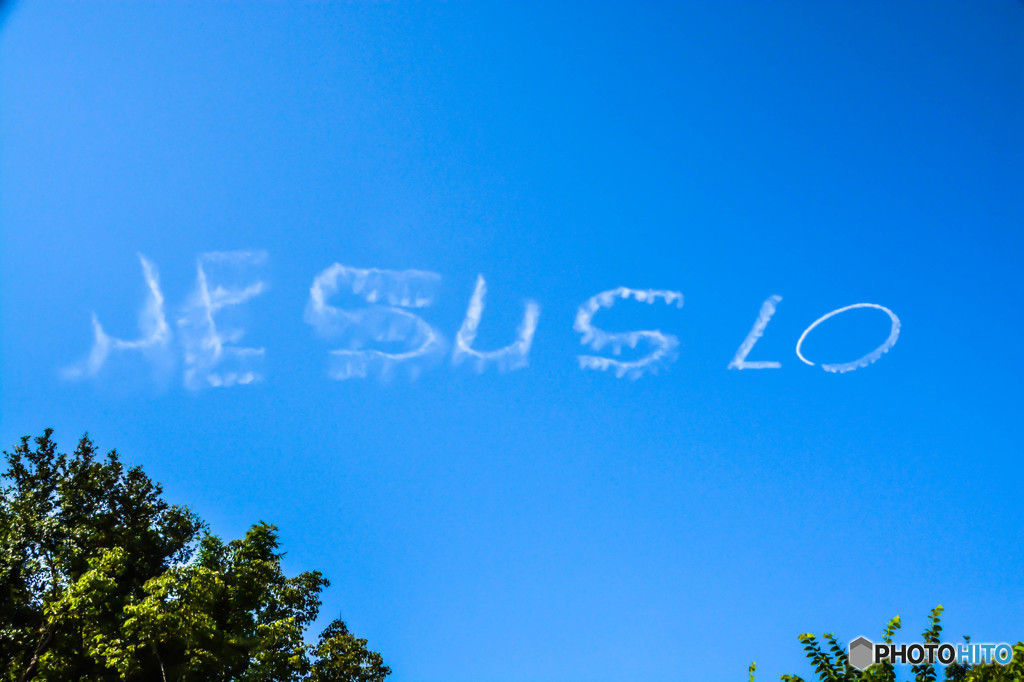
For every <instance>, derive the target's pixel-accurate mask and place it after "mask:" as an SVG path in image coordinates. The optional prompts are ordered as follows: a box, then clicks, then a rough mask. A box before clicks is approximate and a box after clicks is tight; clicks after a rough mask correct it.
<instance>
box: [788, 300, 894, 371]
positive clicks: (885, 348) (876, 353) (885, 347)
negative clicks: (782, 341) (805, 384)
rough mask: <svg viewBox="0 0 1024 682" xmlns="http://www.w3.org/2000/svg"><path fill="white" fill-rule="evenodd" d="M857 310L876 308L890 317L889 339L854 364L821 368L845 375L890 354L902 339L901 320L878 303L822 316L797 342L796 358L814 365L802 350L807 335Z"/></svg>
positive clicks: (863, 304)
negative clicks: (833, 318)
mask: <svg viewBox="0 0 1024 682" xmlns="http://www.w3.org/2000/svg"><path fill="white" fill-rule="evenodd" d="M855 308H875V309H877V310H881V311H882V312H884V313H885V314H886V315H888V316H889V319H890V320H891V321H892V326H891V327H890V328H889V338H887V339H886V340H885V341H884V342H883V343H882V345H881V346H879V347H878V348H876V349H874V350H873V351H871V352H870V353H868V354H867V355H865V356H863V357H860V358H857V359H856V360H854V361H853V362H843V363H836V364H822V366H821V368H822V369H823V370H825V371H826V372H836V373H838V374H843V373H844V372H852V371H854V370H855V369H860V368H861V367H867V366H868V365H870V364H871V363H872V362H874V361H875V360H877V359H878V358H880V357H882V356H883V355H885V354H886V353H887V352H889V349H890V348H892V347H893V346H894V345H896V340H897V339H898V338H899V337H900V318H898V317H896V313H894V312H893V311H891V310H889V309H888V308H886V307H885V306H883V305H878V304H877V303H854V304H853V305H848V306H846V307H845V308H839V309H838V310H833V311H832V312H830V313H828V314H827V315H822V316H821V317H819V318H818V319H817V320H815V321H814V322H813V323H812V324H811V326H810V327H808V328H807V329H805V330H804V333H803V334H801V335H800V339H799V340H797V342H796V356H797V357H798V358H800V359H801V360H802V361H804V362H805V363H807V364H808V365H814V363H813V362H811V361H810V360H808V359H807V358H805V357H804V355H803V353H802V352H801V350H800V349H801V347H802V346H803V344H804V339H806V338H807V335H808V334H810V333H811V330H813V329H814V328H815V327H817V326H818V325H819V324H821V323H822V322H824V321H825V320H827V319H828V318H830V317H834V316H836V315H839V314H840V313H845V312H846V311H847V310H854V309H855Z"/></svg>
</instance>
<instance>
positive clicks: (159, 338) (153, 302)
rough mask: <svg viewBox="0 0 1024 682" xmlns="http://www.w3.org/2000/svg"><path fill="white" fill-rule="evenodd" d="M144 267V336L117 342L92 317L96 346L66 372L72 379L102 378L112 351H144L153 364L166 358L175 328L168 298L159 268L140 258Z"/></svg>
mask: <svg viewBox="0 0 1024 682" xmlns="http://www.w3.org/2000/svg"><path fill="white" fill-rule="evenodd" d="M139 261H140V262H141V263H142V276H143V278H144V279H145V280H146V287H147V288H148V289H149V295H148V297H147V298H146V303H145V305H144V306H143V308H142V311H141V312H140V313H139V329H140V330H141V331H142V336H141V337H140V338H138V339H136V340H135V341H125V340H123V339H118V338H114V337H113V336H110V335H109V334H107V333H106V332H105V331H104V330H103V325H101V324H100V321H99V318H98V317H96V313H93V314H92V333H93V344H92V350H91V351H90V352H89V357H88V358H86V359H85V360H84V361H83V362H80V363H78V364H76V365H72V366H71V367H68V368H66V369H64V371H63V375H64V377H65V378H68V379H80V378H86V377H94V376H96V375H97V374H99V372H100V370H101V369H103V365H104V364H105V363H106V361H107V358H108V357H109V356H110V353H111V352H112V351H141V352H142V353H143V354H144V355H146V356H148V357H149V359H150V360H151V361H158V360H160V359H166V358H161V357H160V356H165V355H166V352H167V347H168V344H169V343H170V341H171V328H170V326H169V325H168V324H167V318H166V317H165V315H164V295H163V293H161V291H160V276H159V274H158V272H157V269H156V266H155V265H153V263H151V262H150V261H149V260H148V259H147V258H146V257H145V256H143V255H142V254H141V253H140V254H139Z"/></svg>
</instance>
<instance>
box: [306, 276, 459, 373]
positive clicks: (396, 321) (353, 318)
mask: <svg viewBox="0 0 1024 682" xmlns="http://www.w3.org/2000/svg"><path fill="white" fill-rule="evenodd" d="M440 283H441V276H440V275H438V274H437V273H434V272H424V271H422V270H377V269H375V268H352V267H348V266H345V265H341V264H340V263H335V264H334V265H332V266H330V267H329V268H327V269H326V270H324V271H323V272H321V273H320V274H319V275H317V276H316V278H315V279H314V280H313V286H312V287H310V290H309V305H307V307H306V315H305V319H306V322H307V323H309V324H310V325H312V326H313V328H314V329H316V331H317V332H319V333H320V334H321V335H323V336H324V337H326V338H329V339H332V340H337V341H339V342H341V343H343V344H344V345H345V347H344V348H339V349H336V350H332V351H330V352H329V357H330V363H329V367H328V374H329V375H330V376H331V377H332V378H334V379H339V380H344V379H352V378H360V377H367V376H371V375H375V376H379V377H383V378H388V377H390V376H391V375H392V374H393V373H394V372H395V371H396V370H397V369H398V368H402V369H403V370H404V371H406V372H408V374H409V375H410V376H412V377H415V376H416V375H417V374H418V373H419V372H420V371H421V370H422V369H423V367H424V366H425V365H427V364H429V363H431V362H435V361H437V360H438V359H439V358H440V356H441V355H442V354H443V353H444V351H445V342H444V338H443V337H442V336H441V334H440V332H438V331H437V330H436V329H434V328H433V327H431V326H430V325H429V324H427V323H426V322H425V321H424V320H423V318H421V317H419V316H418V315H415V314H413V313H411V312H409V311H408V310H406V309H407V308H425V307H428V306H430V305H432V304H433V302H434V297H435V295H436V292H437V288H438V286H439V285H440ZM335 295H348V296H349V297H354V298H357V299H361V302H364V303H367V304H369V305H367V306H363V307H360V308H339V307H336V306H333V305H331V304H330V303H328V300H329V299H330V298H331V297H333V296H335ZM370 343H378V344H379V343H385V344H391V345H392V346H398V347H397V348H392V349H389V350H380V349H364V348H363V347H364V346H366V345H367V344H370Z"/></svg>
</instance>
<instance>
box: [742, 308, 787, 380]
mask: <svg viewBox="0 0 1024 682" xmlns="http://www.w3.org/2000/svg"><path fill="white" fill-rule="evenodd" d="M781 300H782V297H781V296H778V295H772V296H769V297H768V298H767V299H766V300H765V302H764V303H762V304H761V312H759V313H758V314H757V319H756V320H755V321H754V326H753V327H751V328H750V333H749V334H747V338H745V339H743V343H741V344H740V347H739V349H738V350H737V351H736V357H734V358H733V359H732V362H730V363H729V369H778V368H779V367H782V363H781V362H776V361H774V360H758V361H756V362H747V355H748V354H749V353H750V351H751V350H753V349H754V344H756V343H757V341H758V339H760V338H761V335H762V334H764V329H765V327H767V326H768V322H769V320H771V319H772V315H774V314H775V306H777V305H778V304H779V301H781Z"/></svg>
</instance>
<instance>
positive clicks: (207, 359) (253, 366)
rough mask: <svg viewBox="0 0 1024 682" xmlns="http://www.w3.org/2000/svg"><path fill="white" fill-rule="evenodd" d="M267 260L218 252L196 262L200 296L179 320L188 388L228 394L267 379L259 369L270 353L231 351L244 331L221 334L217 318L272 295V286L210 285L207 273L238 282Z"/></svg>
mask: <svg viewBox="0 0 1024 682" xmlns="http://www.w3.org/2000/svg"><path fill="white" fill-rule="evenodd" d="M266 260H267V254H266V253H265V252H263V251H226V252H225V251H214V252H210V253H203V254H200V256H199V257H198V258H197V259H196V290H195V292H194V293H193V294H192V295H191V296H190V297H189V300H188V302H187V303H186V305H185V309H184V312H183V314H182V316H181V318H180V319H179V320H178V328H179V329H180V330H181V335H182V343H183V345H184V351H185V386H186V388H189V389H193V390H197V389H200V388H205V387H225V388H226V387H229V386H234V385H236V384H241V385H244V384H250V383H252V382H254V381H258V380H259V379H261V378H262V376H261V374H260V373H259V371H258V369H259V365H260V363H261V361H262V359H263V356H264V355H265V349H263V348H248V347H242V346H236V345H232V344H236V343H237V342H239V341H241V339H242V337H243V336H244V332H243V330H242V329H221V328H218V326H217V323H216V322H215V320H214V315H216V314H217V313H218V312H219V311H221V310H223V309H224V308H227V307H229V306H237V305H241V304H242V303H245V302H246V301H248V300H250V299H252V298H255V297H256V296H259V295H260V294H262V293H263V292H264V291H266V290H267V284H266V282H262V281H256V282H254V283H252V284H249V285H245V286H243V285H232V284H228V285H225V284H222V283H216V284H211V282H210V277H209V275H208V274H207V268H208V267H209V268H215V269H216V270H217V271H220V273H221V274H227V275H228V276H229V277H230V278H231V279H238V277H239V271H240V270H241V269H242V268H245V267H247V266H257V265H262V264H263V263H264V262H266Z"/></svg>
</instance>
